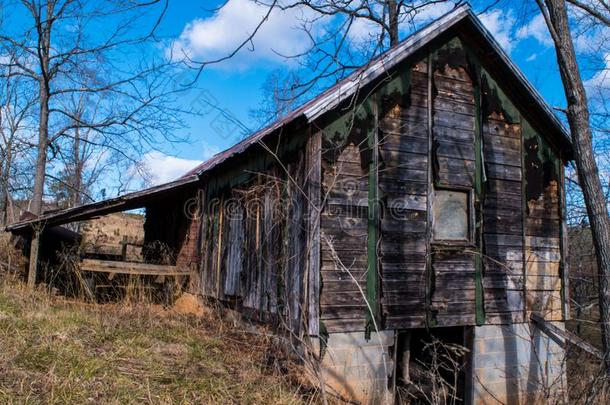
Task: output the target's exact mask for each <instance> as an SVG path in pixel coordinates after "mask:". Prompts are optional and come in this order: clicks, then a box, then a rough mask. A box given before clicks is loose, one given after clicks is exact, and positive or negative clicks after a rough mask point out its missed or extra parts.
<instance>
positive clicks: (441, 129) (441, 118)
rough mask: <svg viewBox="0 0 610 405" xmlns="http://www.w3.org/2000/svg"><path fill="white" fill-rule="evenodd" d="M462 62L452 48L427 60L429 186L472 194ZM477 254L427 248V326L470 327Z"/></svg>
mask: <svg viewBox="0 0 610 405" xmlns="http://www.w3.org/2000/svg"><path fill="white" fill-rule="evenodd" d="M465 58H466V55H465V54H464V51H463V49H462V48H455V47H453V46H443V47H441V48H440V49H439V50H438V51H436V53H435V54H433V58H432V60H433V61H434V65H433V68H434V71H433V72H434V73H433V77H432V86H433V88H434V89H435V92H434V94H433V100H434V101H433V104H432V115H433V120H432V124H433V125H432V145H433V146H432V151H431V153H432V159H433V160H434V161H433V174H434V177H433V179H432V180H433V182H434V188H439V189H442V188H445V187H446V188H448V189H456V190H460V189H461V190H463V191H466V192H468V193H472V191H473V189H474V187H475V88H474V83H473V79H472V78H471V74H472V72H470V73H469V72H467V71H466V69H465V67H466V66H467V64H466V63H464V62H463V61H464V60H465ZM454 60H456V62H454ZM470 217H471V218H474V216H472V215H470ZM470 222H472V220H470ZM472 225H473V224H471V227H472ZM439 226H444V225H443V224H439ZM445 226H446V225H445ZM471 233H472V232H471ZM430 243H431V244H433V242H432V241H431V242H430ZM477 249H478V247H477V246H476V242H472V243H470V244H467V245H461V244H455V245H453V244H452V245H447V246H446V245H445V244H437V245H434V244H433V247H432V248H431V249H430V251H431V255H430V261H429V263H430V266H431V268H430V270H429V271H430V303H429V305H430V321H431V322H430V323H431V324H432V325H439V326H453V325H472V324H474V323H475V314H476V306H475V259H476V256H475V254H473V251H475V252H476V250H477Z"/></svg>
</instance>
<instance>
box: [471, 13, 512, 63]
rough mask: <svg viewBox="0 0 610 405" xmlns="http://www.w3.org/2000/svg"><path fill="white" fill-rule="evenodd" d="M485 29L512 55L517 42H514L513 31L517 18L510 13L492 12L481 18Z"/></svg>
mask: <svg viewBox="0 0 610 405" xmlns="http://www.w3.org/2000/svg"><path fill="white" fill-rule="evenodd" d="M479 18H480V19H481V21H482V22H483V25H485V28H487V29H488V30H489V31H490V32H491V33H492V35H493V36H494V38H495V39H496V41H498V43H499V44H500V46H501V47H502V48H504V50H505V51H506V52H507V53H510V52H511V51H512V50H513V48H514V47H515V45H517V44H516V42H515V41H513V31H514V27H515V18H514V17H513V15H512V14H511V13H510V12H504V11H502V10H500V9H495V10H491V11H489V12H487V13H485V14H482V15H480V16H479Z"/></svg>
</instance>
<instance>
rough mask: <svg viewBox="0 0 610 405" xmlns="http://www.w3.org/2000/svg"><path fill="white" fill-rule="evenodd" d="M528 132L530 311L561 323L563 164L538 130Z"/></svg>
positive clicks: (527, 285)
mask: <svg viewBox="0 0 610 405" xmlns="http://www.w3.org/2000/svg"><path fill="white" fill-rule="evenodd" d="M524 129H525V131H524V139H523V142H524V153H525V156H524V164H525V202H526V206H525V214H526V216H525V274H524V276H525V289H526V292H527V294H526V310H527V313H528V314H529V313H530V312H536V313H538V314H540V315H542V316H544V317H545V318H546V319H547V320H561V319H563V313H562V276H561V271H562V269H561V263H562V260H561V238H562V236H563V235H562V230H561V228H562V226H561V225H562V215H561V213H562V209H561V203H560V195H561V194H560V188H561V187H563V184H562V183H561V178H562V176H561V175H560V173H561V170H562V167H561V161H560V160H559V157H558V152H557V151H556V150H555V149H554V148H552V147H551V146H550V145H549V143H548V142H547V141H545V140H544V138H542V137H541V136H540V135H539V134H538V133H537V132H535V130H533V129H532V128H530V127H529V125H527V126H524Z"/></svg>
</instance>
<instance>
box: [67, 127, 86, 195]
mask: <svg viewBox="0 0 610 405" xmlns="http://www.w3.org/2000/svg"><path fill="white" fill-rule="evenodd" d="M79 118H80V117H79ZM80 141H81V135H80V129H79V128H76V129H75V130H74V144H73V145H72V154H73V160H74V162H73V170H74V173H72V175H71V176H70V177H72V179H71V181H72V187H71V189H70V190H69V193H70V194H71V195H72V197H71V198H70V206H71V207H78V206H79V205H80V203H81V193H82V187H83V162H82V159H81V155H80V153H81V146H80V143H81V142H80Z"/></svg>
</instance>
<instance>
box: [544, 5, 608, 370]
mask: <svg viewBox="0 0 610 405" xmlns="http://www.w3.org/2000/svg"><path fill="white" fill-rule="evenodd" d="M538 1H539V3H538V4H539V5H540V7H541V8H542V10H543V12H544V7H543V5H542V3H541V2H540V0H538ZM544 2H545V5H546V8H547V10H548V21H547V22H548V24H549V25H550V26H549V29H550V31H551V33H552V36H553V40H554V42H555V49H556V52H557V61H558V64H559V70H560V73H561V78H562V81H563V85H564V90H565V94H566V99H567V102H568V109H567V117H568V122H569V124H570V131H571V133H572V142H573V144H574V158H575V160H576V168H577V170H578V180H579V182H580V186H581V188H582V192H583V196H584V200H585V205H586V207H587V215H588V217H589V222H590V224H591V233H592V237H593V246H594V247H595V252H596V259H597V267H598V278H599V312H600V323H601V333H602V343H603V350H604V366H605V370H606V375H607V376H610V218H609V217H608V208H607V206H606V199H605V196H604V193H603V189H602V185H601V181H600V178H599V172H598V168H597V163H596V162H595V155H594V153H593V142H592V132H591V127H590V125H589V106H588V102H587V96H586V93H585V88H584V86H583V82H582V78H581V76H580V71H579V68H578V64H577V60H576V53H575V51H574V44H573V42H572V36H571V32H570V27H569V21H568V13H567V9H566V4H565V0H544Z"/></svg>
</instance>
